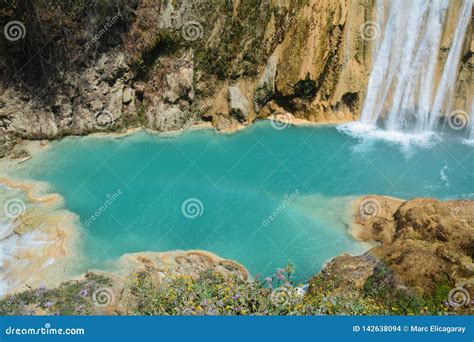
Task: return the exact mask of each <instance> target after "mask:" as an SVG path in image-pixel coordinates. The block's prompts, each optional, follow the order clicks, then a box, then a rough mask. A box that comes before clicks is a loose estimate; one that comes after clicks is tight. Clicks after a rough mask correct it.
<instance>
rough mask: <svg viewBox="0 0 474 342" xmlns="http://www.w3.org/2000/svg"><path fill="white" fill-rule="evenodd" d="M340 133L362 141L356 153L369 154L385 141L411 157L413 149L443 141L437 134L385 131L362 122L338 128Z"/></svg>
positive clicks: (429, 146) (431, 145) (427, 146)
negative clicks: (376, 145) (377, 144)
mask: <svg viewBox="0 0 474 342" xmlns="http://www.w3.org/2000/svg"><path fill="white" fill-rule="evenodd" d="M336 129H337V130H338V131H339V132H342V133H344V134H347V135H349V136H352V137H354V138H357V139H359V140H360V144H358V145H357V146H356V148H355V150H354V151H355V152H367V151H368V150H370V149H372V148H373V147H374V144H375V143H376V142H377V141H383V142H387V143H390V144H393V145H395V146H399V147H400V148H401V149H402V151H404V152H405V154H407V155H410V154H411V152H412V150H413V147H422V148H431V147H433V146H435V145H436V144H438V143H439V142H440V141H441V138H440V137H438V136H437V135H436V133H435V132H429V131H427V132H421V133H404V132H399V131H385V130H383V129H381V128H378V127H377V126H375V125H370V124H364V123H362V122H358V121H355V122H349V123H347V124H343V125H339V126H337V127H336Z"/></svg>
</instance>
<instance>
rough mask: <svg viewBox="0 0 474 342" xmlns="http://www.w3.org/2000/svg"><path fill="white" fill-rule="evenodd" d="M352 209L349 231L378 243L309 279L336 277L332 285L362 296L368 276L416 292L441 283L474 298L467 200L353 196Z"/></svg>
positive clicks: (472, 222)
mask: <svg viewBox="0 0 474 342" xmlns="http://www.w3.org/2000/svg"><path fill="white" fill-rule="evenodd" d="M356 208H357V210H356V214H355V217H354V221H355V225H356V226H357V227H356V228H355V229H354V231H353V232H354V234H355V236H356V237H358V238H360V239H363V240H366V241H369V240H375V241H378V242H380V243H381V244H380V245H378V246H376V247H373V248H372V249H370V250H369V251H368V252H367V253H365V254H364V255H362V256H350V255H343V256H340V257H337V258H335V259H333V260H332V261H331V262H329V263H328V265H326V267H325V268H324V269H323V270H322V271H321V273H320V274H319V275H317V276H316V277H314V278H313V280H312V283H313V284H315V282H317V281H318V280H321V279H324V280H325V281H328V280H330V279H336V278H337V279H338V286H337V289H336V290H338V291H341V292H344V291H354V292H355V293H356V295H363V293H364V288H365V287H367V282H368V281H370V282H371V283H373V282H374V281H376V282H378V283H383V284H384V285H385V286H386V287H388V288H389V289H391V291H394V293H395V292H396V291H399V290H401V291H409V292H410V291H414V292H415V293H417V294H419V295H432V294H434V293H435V292H436V291H437V290H438V289H439V287H440V286H446V285H447V286H450V287H451V288H453V289H455V288H463V289H464V290H465V291H468V293H469V294H470V298H474V262H473V261H474V253H473V252H474V202H473V201H468V200H466V201H463V200H459V201H446V202H442V201H438V200H435V199H429V198H419V199H413V200H409V201H401V200H397V199H393V198H387V197H383V196H370V197H364V198H361V199H359V200H358V201H357V202H356ZM445 299H446V300H447V301H448V300H453V299H452V298H445ZM465 304H466V305H469V304H470V303H465Z"/></svg>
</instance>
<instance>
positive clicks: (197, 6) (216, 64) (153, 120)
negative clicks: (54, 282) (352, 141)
mask: <svg viewBox="0 0 474 342" xmlns="http://www.w3.org/2000/svg"><path fill="white" fill-rule="evenodd" d="M452 3H453V5H452V6H450V9H449V11H448V13H447V15H448V21H447V25H446V32H445V34H444V35H445V36H446V37H445V38H446V39H443V42H442V51H441V54H440V56H441V57H440V58H441V59H445V58H446V56H447V50H448V48H449V46H450V45H449V42H450V41H451V39H450V36H452V33H453V31H454V29H455V27H456V15H457V12H456V11H457V8H458V7H459V2H458V1H453V2H452ZM32 6H37V7H38V11H29V12H28V13H30V14H28V15H30V17H27V18H26V17H25V18H24V20H25V22H30V23H31V22H32V21H36V22H37V23H38V24H39V26H40V27H49V26H48V25H51V23H50V22H49V21H48V20H47V19H46V18H44V17H42V16H41V15H36V16H33V17H31V15H33V14H32V13H43V12H44V11H47V9H44V8H42V7H41V6H42V4H41V3H35V4H33V5H32ZM373 6H374V1H371V0H341V1H330V0H323V1H321V0H309V1H305V2H297V1H289V0H284V1H278V2H275V1H262V2H259V4H258V5H255V4H253V3H249V2H245V1H234V2H224V1H223V2H215V3H214V2H212V1H210V2H197V3H194V2H186V1H184V2H179V3H175V2H172V1H169V2H165V3H161V2H159V3H154V2H141V3H140V4H139V5H137V8H133V11H130V16H129V17H126V16H123V15H122V14H120V18H121V19H120V20H121V22H122V21H125V20H127V21H126V25H124V26H123V27H120V30H122V31H123V34H122V36H123V37H122V41H121V42H120V43H118V44H115V45H114V48H113V49H112V48H110V46H108V45H106V44H105V45H103V46H98V49H97V51H100V53H97V54H94V55H91V56H89V55H88V56H89V57H90V59H89V60H88V63H87V64H86V65H84V64H80V65H75V64H74V61H71V65H73V66H75V68H73V67H71V68H66V69H65V70H61V72H59V73H58V75H55V74H54V75H53V73H51V75H52V76H51V79H49V80H48V84H47V86H46V87H42V86H39V87H37V88H35V87H30V86H27V87H25V86H24V85H25V82H24V80H23V79H22V78H21V77H20V76H19V75H17V74H16V73H13V74H8V72H5V73H4V72H2V73H0V84H1V88H2V92H1V94H0V156H1V155H3V154H5V152H6V150H8V149H10V148H11V145H12V144H13V143H14V141H15V139H16V138H18V137H19V138H32V139H40V138H55V137H58V136H62V135H67V134H87V133H89V132H94V131H101V130H124V129H126V128H129V127H136V126H144V127H147V128H150V129H154V130H159V131H161V130H164V131H166V130H176V129H180V128H182V127H186V126H188V125H190V124H193V123H197V122H202V121H210V122H212V123H213V124H214V126H215V127H216V128H217V129H218V130H233V129H235V128H237V127H239V123H251V122H252V121H254V120H255V119H256V118H259V117H267V116H270V115H278V114H280V113H279V112H281V111H283V112H289V113H291V114H292V115H293V116H294V117H295V118H297V119H298V118H299V119H306V120H310V121H317V122H341V121H347V120H354V119H356V118H357V117H358V116H359V114H360V111H361V106H362V103H363V100H364V97H365V89H366V85H367V80H368V75H369V73H370V70H371V65H372V58H373V41H371V40H367V39H362V36H361V26H362V25H363V24H364V21H365V20H372V19H373V18H374V15H375V14H374V8H373ZM43 10H44V11H43ZM113 10H114V11H115V9H113ZM125 10H126V9H123V12H126V11H125ZM15 11H16V9H13V8H12V9H11V13H13V14H12V15H15V18H16V19H22V16H23V15H26V14H25V13H20V12H18V13H16V12H15ZM65 12H67V11H65ZM8 13H10V12H8ZM5 19H9V18H5ZM75 25H76V26H77V27H81V28H82V26H81V25H84V23H80V22H78V23H75ZM117 25H118V24H117ZM69 29H71V30H72V29H73V28H72V27H71V28H69ZM117 31H119V30H115V28H114V29H113V30H108V31H106V32H105V33H103V36H102V37H101V39H100V41H99V43H100V42H107V40H108V39H109V38H110V39H112V38H113V37H116V36H117ZM472 31H473V30H472V23H471V25H470V26H469V27H468V30H467V34H466V39H465V44H464V46H463V58H462V63H461V66H460V73H459V77H458V89H457V90H456V94H457V95H456V99H455V101H454V102H455V103H454V104H453V105H454V106H455V107H456V108H457V109H463V110H464V111H466V112H469V111H470V110H471V105H472V96H471V94H472V85H473V81H472V75H473V73H472V53H473V51H472V46H473V44H472ZM81 32H82V31H81ZM63 34H65V33H64V32H62V31H61V32H55V33H54V36H55V37H56V36H58V37H61V35H63ZM101 34H102V33H101ZM62 38H64V39H56V41H57V42H58V43H57V44H56V45H55V48H56V49H58V50H61V49H66V47H65V46H63V45H61V44H65V43H64V42H66V41H68V39H67V37H62ZM114 39H115V38H114ZM88 43H89V45H87V46H90V42H88ZM2 44H4V43H3V42H2ZM73 45H74V44H73ZM4 47H5V51H7V52H8V53H11V54H12V56H8V55H7V56H4V55H2V54H0V62H2V63H4V64H5V65H6V66H11V65H12V63H13V62H14V60H15V59H16V58H19V59H21V58H25V56H24V54H26V53H27V52H22V51H23V50H22V49H21V47H20V46H19V45H18V44H16V45H15V42H6V45H5V46H4ZM82 47H83V42H75V45H74V46H72V48H74V49H75V48H78V49H79V48H80V49H82ZM99 47H100V49H99ZM68 48H69V46H68ZM74 49H73V50H74ZM74 51H75V50H74ZM53 52H54V51H53ZM22 53H23V54H22ZM26 57H27V56H26ZM43 59H44V58H43ZM5 70H7V69H5ZM56 76H57V77H56ZM24 77H29V76H28V75H24ZM275 108H277V109H278V110H277V111H275ZM104 112H105V114H104ZM98 117H101V120H99V122H97V121H98V120H97V118H98Z"/></svg>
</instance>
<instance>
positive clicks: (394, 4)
mask: <svg viewBox="0 0 474 342" xmlns="http://www.w3.org/2000/svg"><path fill="white" fill-rule="evenodd" d="M449 4H450V2H449V1H447V0H392V1H390V2H385V1H376V14H377V16H380V15H381V14H383V13H386V10H388V15H387V16H386V17H385V16H383V17H381V18H377V23H378V25H379V26H380V30H381V31H382V36H381V38H380V41H379V42H376V44H377V47H376V50H375V51H376V57H375V60H374V65H373V69H372V72H371V76H370V79H369V84H368V89H367V96H366V99H365V103H364V107H363V110H362V114H361V122H362V123H364V124H371V125H377V124H383V125H384V126H385V128H386V129H387V130H389V131H398V132H413V133H420V132H425V131H431V130H433V129H435V128H436V125H437V124H438V121H439V118H440V117H441V116H442V115H445V114H448V113H449V112H450V110H451V106H452V101H453V96H454V90H455V86H456V78H457V74H458V69H459V63H460V59H461V53H462V46H463V42H464V37H465V34H466V29H467V26H468V23H469V21H470V15H471V7H472V0H462V3H461V6H460V10H459V13H458V21H457V26H456V30H455V32H454V34H453V35H452V37H451V38H452V43H451V47H450V50H449V54H448V57H447V59H446V63H445V66H444V70H443V73H442V76H441V79H440V80H439V82H436V73H437V69H438V68H439V65H438V64H439V63H438V60H439V51H440V47H441V39H442V37H443V32H444V27H445V22H446V12H447V10H448V7H449ZM386 6H388V7H386ZM471 131H472V130H471Z"/></svg>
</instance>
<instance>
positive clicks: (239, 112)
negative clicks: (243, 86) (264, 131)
mask: <svg viewBox="0 0 474 342" xmlns="http://www.w3.org/2000/svg"><path fill="white" fill-rule="evenodd" d="M229 108H230V115H232V116H233V117H235V118H236V119H237V120H239V121H242V122H245V121H247V119H248V116H249V111H250V108H249V102H248V101H247V99H246V98H245V96H244V95H243V94H242V92H241V91H240V88H239V87H238V86H232V87H229Z"/></svg>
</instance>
